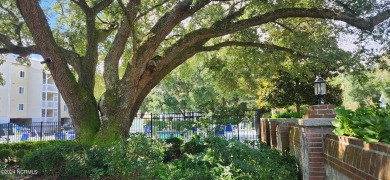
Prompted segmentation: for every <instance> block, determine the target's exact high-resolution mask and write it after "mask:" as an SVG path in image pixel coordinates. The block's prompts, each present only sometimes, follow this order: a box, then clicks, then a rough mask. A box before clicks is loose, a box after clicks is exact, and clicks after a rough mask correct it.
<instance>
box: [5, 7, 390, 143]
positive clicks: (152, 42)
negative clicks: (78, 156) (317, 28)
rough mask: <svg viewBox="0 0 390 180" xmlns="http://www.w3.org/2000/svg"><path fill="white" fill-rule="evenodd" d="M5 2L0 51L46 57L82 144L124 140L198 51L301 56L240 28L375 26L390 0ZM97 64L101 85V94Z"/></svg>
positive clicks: (389, 13)
mask: <svg viewBox="0 0 390 180" xmlns="http://www.w3.org/2000/svg"><path fill="white" fill-rule="evenodd" d="M0 2H1V4H0V5H1V6H0V12H1V16H0V21H1V24H2V27H1V28H0V53H2V54H4V53H14V54H19V55H20V56H28V55H30V54H33V53H35V54H40V55H42V56H43V58H44V59H46V60H47V61H46V65H47V67H48V69H49V70H50V72H51V74H52V76H53V78H54V80H55V83H56V85H57V87H58V89H59V91H60V93H61V95H62V97H63V98H64V100H65V102H66V104H67V105H68V108H69V113H70V115H71V118H72V119H73V120H74V126H75V127H74V128H75V131H76V133H77V134H78V136H77V137H78V140H79V141H80V142H81V143H82V144H84V145H90V144H93V143H103V142H106V143H107V142H111V141H115V140H118V139H124V138H126V137H127V136H128V133H129V128H130V126H131V124H132V121H133V117H134V116H135V114H136V113H137V111H138V109H139V107H140V105H141V103H142V101H143V100H144V99H145V97H146V96H147V94H148V93H149V92H150V91H151V89H153V87H155V86H156V85H157V84H158V82H159V81H160V80H161V79H163V78H164V77H165V76H166V75H167V74H168V73H169V72H171V71H172V70H173V69H175V68H176V67H177V66H179V65H180V64H182V63H183V62H185V61H186V60H187V59H189V58H191V57H192V56H194V55H195V54H197V53H201V52H206V51H217V50H219V49H221V48H224V47H228V46H252V47H255V48H257V49H258V50H259V51H270V50H271V51H274V52H277V51H283V52H288V53H291V54H295V55H297V54H299V52H297V50H296V49H295V50H294V47H284V46H279V45H278V44H277V42H274V41H272V40H269V41H261V40H259V39H252V40H247V41H240V39H236V38H234V37H235V36H234V34H237V33H240V32H242V31H245V30H246V29H251V28H252V29H253V28H258V29H259V31H258V32H259V36H262V35H265V36H267V32H266V31H267V29H261V27H262V26H263V25H266V24H269V23H277V24H279V25H281V26H282V25H283V24H282V23H280V21H281V20H283V19H290V18H296V19H298V20H299V19H305V18H319V19H329V20H333V21H343V22H345V23H347V24H349V26H352V27H356V28H357V29H360V30H363V31H373V30H374V28H376V27H377V26H381V25H382V26H383V25H384V24H385V23H388V19H389V17H390V10H389V7H388V4H382V5H378V4H375V2H374V1H367V2H366V1H364V0H363V1H359V2H358V3H354V2H355V1H351V2H350V3H348V2H347V3H343V2H345V1H324V0H317V1H309V0H292V1H288V2H287V1H279V0H273V1H266V0H253V1H250V0H245V1H244V0H231V1H227V0H153V1H152V0H150V1H142V0H129V1H123V0H117V1H114V0H94V1H93V0H70V1H56V2H52V1H43V0H42V1H39V0H16V1H8V0H1V1H0ZM286 2H287V3H286ZM383 22H385V23H383ZM260 29H261V30H260ZM261 34H262V35H261ZM268 35H269V34H268ZM99 64H102V65H103V66H102V68H101V69H102V71H103V79H104V84H105V92H104V93H103V95H102V96H101V97H99V98H98V100H96V98H95V97H94V87H95V86H94V85H95V72H96V71H97V70H99V69H98V65H99ZM99 67H100V66H99ZM121 68H123V73H121V72H122V71H120V69H121Z"/></svg>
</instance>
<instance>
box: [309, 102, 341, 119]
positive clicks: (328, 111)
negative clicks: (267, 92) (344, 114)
mask: <svg viewBox="0 0 390 180" xmlns="http://www.w3.org/2000/svg"><path fill="white" fill-rule="evenodd" d="M335 117H336V112H335V111H334V105H329V104H325V105H312V106H309V109H308V111H307V113H306V114H305V115H303V119H309V118H335Z"/></svg>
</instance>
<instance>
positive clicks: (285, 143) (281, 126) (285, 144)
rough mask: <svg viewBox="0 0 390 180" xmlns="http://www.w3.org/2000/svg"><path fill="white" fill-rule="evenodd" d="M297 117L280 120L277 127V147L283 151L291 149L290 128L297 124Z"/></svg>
mask: <svg viewBox="0 0 390 180" xmlns="http://www.w3.org/2000/svg"><path fill="white" fill-rule="evenodd" d="M297 121H298V120H297V119H285V120H284V119H283V120H280V119H279V120H278V124H277V127H276V144H277V147H276V148H277V149H278V150H279V151H281V152H284V151H286V150H287V151H288V150H290V139H289V138H290V135H289V134H290V129H291V127H293V126H295V125H297Z"/></svg>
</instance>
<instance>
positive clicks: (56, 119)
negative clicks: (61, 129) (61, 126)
mask: <svg viewBox="0 0 390 180" xmlns="http://www.w3.org/2000/svg"><path fill="white" fill-rule="evenodd" d="M41 118H42V122H58V116H52V117H41Z"/></svg>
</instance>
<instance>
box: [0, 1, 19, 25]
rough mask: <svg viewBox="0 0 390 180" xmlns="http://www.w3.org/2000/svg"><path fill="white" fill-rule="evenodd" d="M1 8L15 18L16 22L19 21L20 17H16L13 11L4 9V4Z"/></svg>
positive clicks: (0, 5)
mask: <svg viewBox="0 0 390 180" xmlns="http://www.w3.org/2000/svg"><path fill="white" fill-rule="evenodd" d="M0 8H1V9H4V10H5V11H7V13H8V14H9V15H11V16H12V17H13V18H14V20H15V21H19V18H18V16H16V14H15V13H14V12H13V11H11V10H10V9H8V8H6V7H4V6H3V5H2V4H0Z"/></svg>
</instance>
